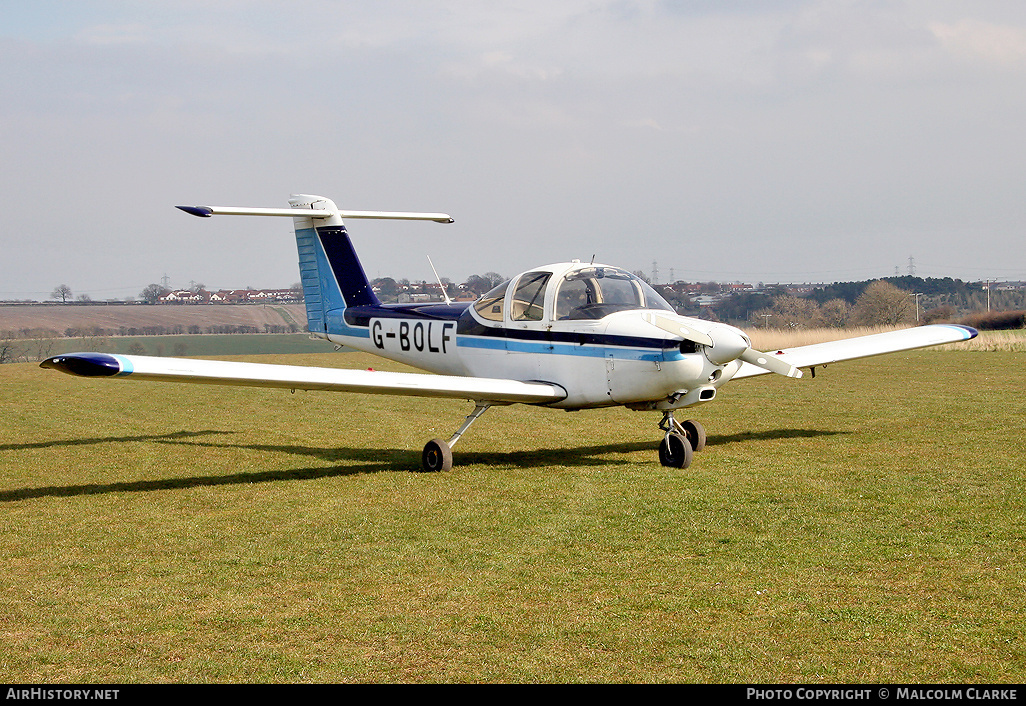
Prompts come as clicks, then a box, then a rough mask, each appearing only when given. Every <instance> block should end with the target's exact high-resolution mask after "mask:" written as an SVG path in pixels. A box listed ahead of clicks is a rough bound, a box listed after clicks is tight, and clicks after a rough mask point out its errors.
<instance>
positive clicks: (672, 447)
mask: <svg viewBox="0 0 1026 706" xmlns="http://www.w3.org/2000/svg"><path fill="white" fill-rule="evenodd" d="M693 451H694V450H693V449H692V448H691V442H689V441H688V440H687V437H685V436H684V435H683V434H667V435H666V436H665V437H663V440H662V441H660V442H659V463H661V464H663V465H664V466H669V467H670V468H687V467H688V466H690V465H691V458H692V454H693Z"/></svg>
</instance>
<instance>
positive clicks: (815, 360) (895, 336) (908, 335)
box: [733, 324, 978, 379]
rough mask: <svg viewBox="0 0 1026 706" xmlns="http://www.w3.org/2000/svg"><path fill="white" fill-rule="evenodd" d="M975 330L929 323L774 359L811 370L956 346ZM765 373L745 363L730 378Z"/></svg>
mask: <svg viewBox="0 0 1026 706" xmlns="http://www.w3.org/2000/svg"><path fill="white" fill-rule="evenodd" d="M977 333H978V332H977V331H976V329H974V328H969V327H968V326H957V325H954V324H932V325H929V326H919V327H916V328H910V329H902V330H900V331H889V332H887V333H874V334H871V335H869V336H857V337H855V338H844V339H841V340H839V341H828V342H826V343H814V344H812V345H810V346H799V347H797V348H787V349H784V350H782V351H780V353H779V354H778V355H777V356H776V357H779V358H780V359H782V360H783V361H785V362H787V363H790V364H791V365H793V366H795V367H796V368H811V367H813V366H816V365H829V364H830V363H839V362H841V361H845V360H856V359H858V358H869V357H872V356H877V355H884V354H886V353H897V352H899V351H908V350H914V349H916V348H927V347H929V346H939V345H943V344H945V343H957V342H959V341H968V340H969V339H971V338H975V337H976V335H977ZM766 372H767V371H766V370H763V369H761V368H758V367H756V366H754V365H750V364H748V363H742V364H741V367H740V368H738V371H737V373H735V374H734V375H733V378H734V379H740V378H747V377H754V376H756V375H765V374H766Z"/></svg>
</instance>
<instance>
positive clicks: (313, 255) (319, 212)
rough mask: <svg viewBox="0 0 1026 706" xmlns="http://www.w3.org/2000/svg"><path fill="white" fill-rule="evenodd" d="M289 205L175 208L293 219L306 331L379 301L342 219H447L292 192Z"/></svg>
mask: <svg viewBox="0 0 1026 706" xmlns="http://www.w3.org/2000/svg"><path fill="white" fill-rule="evenodd" d="M289 204H290V205H291V206H292V208H290V209H284V208H238V207H230V206H178V208H180V209H181V210H183V211H185V212H186V213H191V214H192V215H194V216H200V217H203V218H209V217H210V216H218V215H224V216H284V217H290V218H292V219H293V222H294V223H295V229H296V246H297V248H298V249H299V275H300V282H301V283H302V285H303V298H304V300H305V302H306V318H307V326H308V328H309V329H310V333H312V334H314V335H320V336H325V335H326V334H327V333H329V331H330V329H331V322H332V321H335V322H338V321H340V320H341V318H342V312H343V311H344V310H345V309H346V308H347V307H354V306H377V305H379V304H380V302H379V301H378V298H377V296H376V295H375V294H374V290H373V289H372V288H371V285H370V281H369V280H368V279H367V274H366V273H365V272H364V269H363V265H361V264H360V259H359V258H358V257H357V255H356V250H355V248H354V247H353V242H352V240H350V238H349V233H348V232H347V231H346V226H345V223H344V222H343V219H344V218H387V219H398V220H422V221H435V222H438V223H452V218H451V217H450V216H449V215H448V214H445V213H408V212H401V211H343V210H341V209H339V208H338V207H337V206H335V204H334V203H333V202H332V201H331V200H330V199H326V198H323V197H321V196H311V195H309V194H294V195H293V196H292V197H291V198H290V199H289Z"/></svg>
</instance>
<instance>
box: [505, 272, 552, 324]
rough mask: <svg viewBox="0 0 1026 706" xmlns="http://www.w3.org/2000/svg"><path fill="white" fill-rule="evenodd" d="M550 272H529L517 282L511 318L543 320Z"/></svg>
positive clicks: (515, 319) (516, 319)
mask: <svg viewBox="0 0 1026 706" xmlns="http://www.w3.org/2000/svg"><path fill="white" fill-rule="evenodd" d="M550 276H551V275H550V274H549V273H548V272H528V273H527V274H525V275H523V276H522V277H521V278H520V281H519V282H517V288H516V290H515V291H514V292H513V301H512V303H511V305H510V306H511V307H512V309H511V311H510V318H511V319H513V320H514V321H541V320H542V316H543V315H544V312H545V309H544V306H545V285H546V284H548V282H549V277H550Z"/></svg>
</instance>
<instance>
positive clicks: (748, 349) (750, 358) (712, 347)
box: [643, 312, 802, 378]
mask: <svg viewBox="0 0 1026 706" xmlns="http://www.w3.org/2000/svg"><path fill="white" fill-rule="evenodd" d="M643 318H644V319H645V321H647V322H648V323H650V324H652V325H653V326H656V327H658V328H661V329H662V330H663V331H666V332H667V333H671V334H673V335H674V336H680V337H681V338H682V339H684V340H686V341H693V342H695V343H698V344H699V345H702V346H705V357H706V358H708V359H709V362H710V363H713V364H714V365H725V364H727V363H729V362H730V361H732V360H737V359H739V358H740V359H741V360H743V361H744V362H746V363H750V364H751V365H754V366H756V367H759V368H762V369H763V370H768V371H769V372H771V373H776V374H777V375H783V376H785V377H789V378H800V377H801V376H802V371H801V370H799V369H798V368H796V367H794V366H793V365H791V364H790V363H788V362H786V361H785V360H783V359H781V358H777V357H776V356H774V355H770V354H769V353H763V352H761V351H757V350H755V349H754V348H752V344H751V342H750V341H749V340H748V337H747V336H745V335H744V334H743V333H741V331H739V330H738V329H736V328H733V327H731V326H722V325H717V326H714V327H713V328H711V329H709V331H708V332H704V331H699V330H698V329H696V328H695V327H694V326H691V325H690V323H689V322H688V320H687V319H684V318H683V317H680V316H676V315H670V314H657V313H655V312H647V313H645V314H644V315H643Z"/></svg>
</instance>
